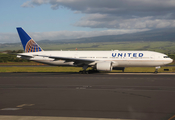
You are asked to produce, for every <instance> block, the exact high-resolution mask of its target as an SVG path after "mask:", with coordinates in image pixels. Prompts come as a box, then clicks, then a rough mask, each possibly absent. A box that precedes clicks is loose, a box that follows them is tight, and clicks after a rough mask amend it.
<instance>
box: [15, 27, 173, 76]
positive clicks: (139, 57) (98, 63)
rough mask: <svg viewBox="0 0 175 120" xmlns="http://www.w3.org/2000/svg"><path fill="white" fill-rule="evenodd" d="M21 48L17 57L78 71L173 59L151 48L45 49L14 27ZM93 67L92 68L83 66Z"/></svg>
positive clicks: (148, 64)
mask: <svg viewBox="0 0 175 120" xmlns="http://www.w3.org/2000/svg"><path fill="white" fill-rule="evenodd" d="M16 29H17V31H18V34H19V38H20V39H21V43H22V45H23V48H24V53H19V54H17V57H18V58H22V59H27V60H31V61H35V62H39V63H44V64H48V65H54V66H74V67H82V68H83V71H80V73H87V74H88V73H92V72H95V71H112V70H123V72H124V69H125V67H155V72H156V73H157V72H158V69H159V68H160V66H163V65H166V64H169V63H171V62H172V61H173V60H172V59H171V58H169V57H168V56H167V55H166V54H162V53H159V52H154V51H119V50H111V51H77V50H76V51H62V50H60V51H44V50H43V49H42V48H41V47H40V46H39V45H38V44H37V43H36V42H35V41H34V40H33V39H32V38H31V37H30V36H29V35H28V34H27V33H26V32H25V31H24V30H23V29H22V28H21V27H17V28H16ZM88 67H92V70H88V71H87V70H86V69H87V68H88Z"/></svg>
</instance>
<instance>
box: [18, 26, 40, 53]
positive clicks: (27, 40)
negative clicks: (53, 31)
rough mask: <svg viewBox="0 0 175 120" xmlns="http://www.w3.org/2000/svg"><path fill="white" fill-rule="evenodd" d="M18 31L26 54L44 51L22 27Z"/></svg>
mask: <svg viewBox="0 0 175 120" xmlns="http://www.w3.org/2000/svg"><path fill="white" fill-rule="evenodd" d="M16 29H17V31H18V34H19V37H20V39H21V43H22V45H23V48H24V51H25V52H26V53H27V52H40V51H43V49H42V48H41V47H40V46H39V45H38V44H37V43H36V42H35V41H34V40H33V39H32V38H31V37H30V36H29V35H28V34H27V33H26V32H25V31H24V30H23V29H22V28H21V27H18V28H16Z"/></svg>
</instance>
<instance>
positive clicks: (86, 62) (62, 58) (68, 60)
mask: <svg viewBox="0 0 175 120" xmlns="http://www.w3.org/2000/svg"><path fill="white" fill-rule="evenodd" d="M37 56H42V57H48V58H52V59H54V60H65V62H74V63H77V64H78V63H84V64H89V63H92V62H95V60H90V59H81V58H70V57H58V56H45V55H37Z"/></svg>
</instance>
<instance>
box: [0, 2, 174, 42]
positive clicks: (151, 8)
mask: <svg viewBox="0 0 175 120" xmlns="http://www.w3.org/2000/svg"><path fill="white" fill-rule="evenodd" d="M0 16H1V17H0V43H15V42H20V39H19V37H18V34H17V31H16V27H22V28H23V29H24V30H25V31H26V32H27V33H29V35H30V36H31V37H32V38H33V39H34V40H35V41H40V40H60V39H76V38H83V37H93V36H101V35H118V34H125V33H135V32H140V31H146V30H153V29H162V28H171V27H175V0H0Z"/></svg>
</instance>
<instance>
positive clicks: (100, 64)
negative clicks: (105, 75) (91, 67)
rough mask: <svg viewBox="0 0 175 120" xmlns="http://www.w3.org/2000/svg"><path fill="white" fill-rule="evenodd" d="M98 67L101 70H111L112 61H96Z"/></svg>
mask: <svg viewBox="0 0 175 120" xmlns="http://www.w3.org/2000/svg"><path fill="white" fill-rule="evenodd" d="M96 69H97V70H99V71H111V70H112V62H108V61H107V62H106V61H104V62H98V63H96Z"/></svg>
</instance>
